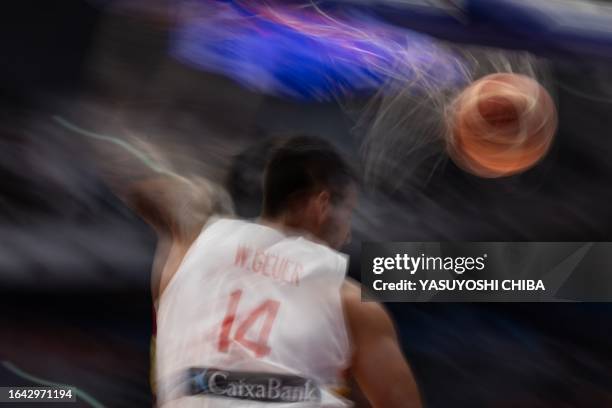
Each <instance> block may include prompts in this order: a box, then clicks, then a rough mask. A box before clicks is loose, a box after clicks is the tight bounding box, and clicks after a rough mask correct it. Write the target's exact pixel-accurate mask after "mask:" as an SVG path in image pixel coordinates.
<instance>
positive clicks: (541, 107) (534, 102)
mask: <svg viewBox="0 0 612 408" xmlns="http://www.w3.org/2000/svg"><path fill="white" fill-rule="evenodd" d="M448 119H449V130H450V131H449V137H448V141H447V142H448V143H447V150H448V153H449V155H450V157H451V158H452V160H453V161H454V162H455V163H456V164H457V165H458V166H459V167H461V168H462V169H464V170H466V171H468V172H470V173H472V174H474V175H477V176H479V177H486V178H495V177H503V176H509V175H513V174H517V173H521V172H523V171H525V170H527V169H529V168H530V167H533V166H534V165H535V164H537V163H538V162H539V161H540V160H541V159H542V158H543V157H544V155H545V154H546V152H547V151H548V149H549V148H550V145H551V143H552V140H553V137H554V135H555V132H556V130H557V112H556V109H555V105H554V103H553V100H552V98H551V97H550V95H549V94H548V92H547V91H546V90H545V89H544V88H543V87H542V86H541V85H540V84H539V83H538V82H536V81H535V80H533V79H531V78H529V77H527V76H524V75H518V74H506V73H502V74H492V75H488V76H486V77H483V78H481V79H479V80H478V81H475V82H474V83H472V84H471V85H470V86H468V87H467V88H466V89H464V90H463V91H462V92H461V94H459V96H457V98H456V99H455V100H454V101H453V103H452V106H451V110H450V114H449V116H448Z"/></svg>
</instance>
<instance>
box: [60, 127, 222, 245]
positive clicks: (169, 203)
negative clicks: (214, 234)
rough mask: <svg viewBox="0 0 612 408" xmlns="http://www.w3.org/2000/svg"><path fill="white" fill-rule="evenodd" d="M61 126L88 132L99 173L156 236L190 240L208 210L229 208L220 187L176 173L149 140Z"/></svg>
mask: <svg viewBox="0 0 612 408" xmlns="http://www.w3.org/2000/svg"><path fill="white" fill-rule="evenodd" d="M64 122H65V121H64ZM65 126H68V127H69V128H70V129H71V130H73V131H75V132H78V133H83V134H85V135H87V136H91V137H89V138H88V139H87V140H88V147H89V148H90V150H89V152H90V156H91V159H92V161H93V163H94V166H95V168H96V169H97V171H98V174H99V175H100V176H101V178H102V179H103V180H104V182H105V183H106V184H107V185H108V186H109V187H110V188H111V189H112V190H113V192H114V193H115V194H116V195H117V196H118V197H119V198H121V199H122V200H123V201H124V202H125V203H126V204H127V205H128V206H129V207H130V208H132V209H133V210H134V211H136V212H137V213H138V215H140V216H141V217H142V218H143V219H144V220H145V221H147V222H148V223H149V224H150V225H151V226H152V227H153V228H154V229H155V230H156V232H157V234H158V236H159V237H160V238H162V237H163V238H167V239H170V240H173V241H178V242H183V241H187V242H188V241H190V240H192V239H193V237H194V235H197V233H198V232H199V231H200V230H201V228H202V226H203V225H204V224H205V223H206V221H207V220H208V218H209V217H210V216H211V215H212V214H214V213H227V212H231V207H232V206H231V200H230V199H229V196H228V194H227V193H226V192H225V191H224V190H223V189H222V188H220V187H219V186H217V185H215V184H214V183H212V182H211V181H209V180H207V179H206V178H205V177H201V176H190V177H187V176H184V175H182V174H179V173H178V172H176V171H174V170H173V168H172V164H171V163H170V162H169V161H168V160H167V159H166V157H165V155H164V153H163V152H162V151H161V150H160V149H159V148H158V147H157V146H155V145H153V144H152V143H147V142H145V141H143V140H140V139H137V138H135V137H127V136H125V137H122V138H119V137H111V136H106V135H97V134H94V133H92V132H89V131H86V130H84V129H80V128H78V127H77V126H75V125H73V124H70V123H67V124H65ZM92 135H93V136H92Z"/></svg>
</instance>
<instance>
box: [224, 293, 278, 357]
mask: <svg viewBox="0 0 612 408" xmlns="http://www.w3.org/2000/svg"><path fill="white" fill-rule="evenodd" d="M241 296H242V290H235V291H233V292H232V293H231V294H230V300H229V303H228V306H227V312H226V313H225V317H224V318H223V322H222V323H221V334H220V335H219V343H218V349H219V351H220V352H223V353H227V352H228V351H229V347H230V343H231V342H232V340H233V341H235V342H237V343H240V344H241V345H242V346H244V347H245V348H247V349H249V350H251V351H253V352H254V353H255V357H258V358H260V357H265V356H267V355H268V354H270V351H271V349H270V347H269V346H268V337H269V336H270V331H271V330H272V325H273V324H274V320H275V319H276V315H277V313H278V308H279V306H280V303H279V302H277V301H276V300H270V299H268V300H265V301H264V302H262V303H260V304H259V306H257V307H256V308H255V309H253V310H251V311H250V312H249V314H248V315H247V316H246V318H245V319H244V320H243V321H242V323H241V324H240V325H239V326H238V327H237V328H236V331H235V333H234V337H233V338H231V335H232V334H231V332H232V327H233V326H234V321H235V320H236V314H237V312H238V305H239V303H240V297H241ZM260 319H264V321H263V324H262V325H261V329H260V331H259V334H258V335H257V340H250V339H247V338H246V334H247V332H249V330H250V329H251V328H252V327H253V325H254V324H255V323H256V322H258V321H259V320H260Z"/></svg>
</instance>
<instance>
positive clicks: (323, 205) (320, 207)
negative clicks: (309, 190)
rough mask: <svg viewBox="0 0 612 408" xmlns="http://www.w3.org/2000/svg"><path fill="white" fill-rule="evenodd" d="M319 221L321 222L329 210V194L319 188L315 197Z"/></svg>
mask: <svg viewBox="0 0 612 408" xmlns="http://www.w3.org/2000/svg"><path fill="white" fill-rule="evenodd" d="M315 203H316V208H317V213H318V214H319V223H320V224H322V223H323V222H324V220H325V219H326V218H327V217H328V215H329V212H330V210H331V195H330V193H329V191H327V190H321V191H320V192H319V193H318V194H317V195H316V197H315Z"/></svg>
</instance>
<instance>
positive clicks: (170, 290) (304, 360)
mask: <svg viewBox="0 0 612 408" xmlns="http://www.w3.org/2000/svg"><path fill="white" fill-rule="evenodd" d="M346 267H347V261H346V257H345V256H343V255H341V254H339V253H338V252H336V251H334V250H332V249H330V248H328V247H326V246H324V245H320V244H317V243H315V242H313V241H311V240H308V239H306V238H304V237H295V236H293V237H290V236H286V235H284V234H283V233H281V232H279V231H277V230H275V229H273V228H270V227H267V226H264V225H260V224H256V223H252V222H246V221H240V220H233V219H214V220H211V221H210V222H209V223H208V225H207V226H206V227H205V228H204V229H203V230H202V233H201V234H200V236H199V237H198V238H197V240H196V241H195V242H194V244H193V245H192V247H191V248H190V249H189V251H188V253H187V255H186V256H185V258H184V260H183V262H182V264H181V266H180V267H179V269H178V270H177V272H176V274H175V275H174V277H173V278H172V280H171V281H170V283H169V285H168V286H167V288H166V289H165V291H164V293H163V294H162V296H161V298H160V302H159V307H158V311H157V350H156V369H157V384H158V401H159V402H160V404H161V405H163V406H179V407H192V406H194V407H195V406H197V407H220V408H226V407H237V408H238V407H240V408H243V407H257V408H263V407H275V408H285V407H292V408H298V407H299V408H302V407H330V408H331V407H346V406H350V405H349V404H348V402H347V401H346V400H344V399H343V398H341V397H338V396H336V395H335V394H334V393H333V392H332V390H333V389H334V388H335V387H338V386H341V384H342V380H343V373H344V371H345V370H346V368H347V367H348V363H349V357H350V356H349V354H350V351H349V350H350V347H349V340H348V335H347V330H346V324H345V321H344V316H343V312H342V304H341V298H340V288H341V285H342V283H343V282H344V278H345V273H346ZM193 367H206V368H211V367H213V368H215V369H219V370H221V371H222V370H227V371H230V372H257V373H270V374H280V375H283V374H284V375H293V376H299V377H302V378H307V379H309V380H312V381H313V383H316V384H317V386H318V389H319V392H320V398H317V402H313V401H312V400H310V401H304V400H302V401H300V402H289V403H282V402H280V403H279V402H278V401H276V402H261V401H254V400H252V399H236V398H226V397H218V396H211V395H189V396H184V394H182V392H181V391H180V388H181V387H178V386H177V384H178V383H180V382H181V381H183V382H184V378H185V377H184V376H185V372H186V370H189V369H190V368H193ZM279 384H280V383H279ZM277 385H278V384H277ZM211 386H212V387H216V386H215V385H214V384H212V385H210V386H209V384H208V383H206V384H205V385H204V387H205V388H206V389H207V390H209V391H210V387H211ZM273 386H274V384H272V388H274V387H273ZM217 388H218V387H217ZM242 388H243V387H242V386H240V390H238V389H237V388H235V389H229V390H228V388H225V389H222V390H221V389H220V388H219V389H215V392H217V391H218V393H217V395H219V393H221V394H222V393H224V392H225V393H227V394H228V395H230V396H234V397H235V396H236V395H239V396H242V397H244V395H242V394H241V393H242V391H245V390H246V388H248V387H244V388H245V390H242ZM251 391H253V390H251ZM281 391H282V392H285V391H286V392H287V393H291V392H290V391H291V390H284V389H283V390H281V389H273V390H262V391H261V392H262V393H265V392H270V393H273V394H275V395H276V396H278V395H280V394H279V393H280V392H281ZM245 392H246V391H245ZM300 392H301V391H300ZM232 393H233V394H232ZM247 394H248V393H247ZM287 395H289V394H287ZM247 397H248V395H247Z"/></svg>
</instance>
